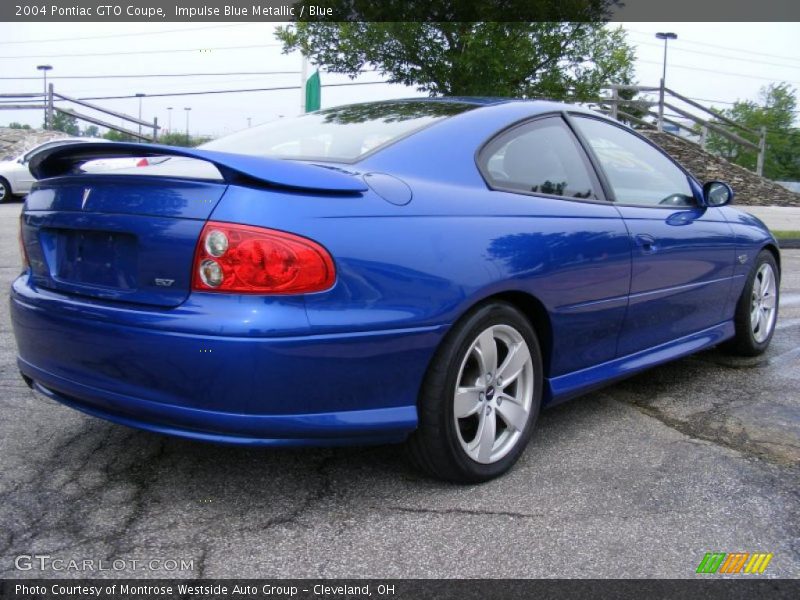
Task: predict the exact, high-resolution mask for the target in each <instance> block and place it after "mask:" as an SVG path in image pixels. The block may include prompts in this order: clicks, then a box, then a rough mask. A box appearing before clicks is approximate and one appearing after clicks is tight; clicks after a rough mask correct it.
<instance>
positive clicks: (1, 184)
mask: <svg viewBox="0 0 800 600" xmlns="http://www.w3.org/2000/svg"><path fill="white" fill-rule="evenodd" d="M0 188H3V189H4V190H5V192H6V193H5V194H4V195H3V196H2V197H0V204H2V203H4V202H9V201H10V200H11V198H12V194H11V185H10V184H9V183H8V181H6V180H5V179H3V178H2V177H0Z"/></svg>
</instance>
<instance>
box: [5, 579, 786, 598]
mask: <svg viewBox="0 0 800 600" xmlns="http://www.w3.org/2000/svg"><path fill="white" fill-rule="evenodd" d="M0 598H3V599H9V600H39V599H41V600H65V599H69V600H83V599H85V598H86V599H89V598H91V599H102V600H169V599H172V598H175V599H181V600H205V599H209V600H210V599H217V598H231V599H234V600H256V599H259V600H271V599H277V600H287V599H300V600H349V599H352V600H366V599H367V598H370V599H376V600H378V599H391V600H419V599H423V598H425V599H426V598H436V599H437V600H450V599H452V600H468V599H472V598H474V599H476V600H477V599H481V600H484V599H493V598H513V599H517V598H536V599H537V600H550V599H552V600H556V599H558V600H569V599H571V598H592V599H595V598H596V599H605V598H608V599H609V600H612V599H613V600H625V599H628V598H630V599H636V600H639V599H642V598H647V600H660V599H664V600H666V599H673V598H680V599H684V598H685V599H690V598H702V600H731V599H739V598H741V599H742V600H744V599H748V600H750V599H751V598H759V599H765V598H768V599H772V598H780V599H783V598H786V599H787V600H789V599H792V600H796V599H797V598H800V580H797V579H756V578H750V577H748V578H740V579H712V578H711V577H703V578H699V577H698V579H627V580H625V579H577V580H576V579H571V580H568V579H498V580H493V579H467V580H464V579H445V580H442V579H383V580H382V579H329V580H323V579H216V580H214V579H204V580H178V579H173V580H167V579H91V580H89V579H82V580H81V579H18V580H15V579H3V580H0Z"/></svg>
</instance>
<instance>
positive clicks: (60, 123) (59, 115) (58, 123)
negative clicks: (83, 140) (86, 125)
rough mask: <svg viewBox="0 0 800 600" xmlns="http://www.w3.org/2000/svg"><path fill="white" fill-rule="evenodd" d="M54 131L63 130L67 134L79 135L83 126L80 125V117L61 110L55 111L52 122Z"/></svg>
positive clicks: (51, 127)
mask: <svg viewBox="0 0 800 600" xmlns="http://www.w3.org/2000/svg"><path fill="white" fill-rule="evenodd" d="M50 129H52V130H53V131H63V132H64V133H66V134H69V135H74V136H78V135H80V134H81V128H80V127H79V126H78V119H77V118H76V117H75V116H74V115H70V114H68V113H63V112H60V111H54V112H53V122H52V123H50Z"/></svg>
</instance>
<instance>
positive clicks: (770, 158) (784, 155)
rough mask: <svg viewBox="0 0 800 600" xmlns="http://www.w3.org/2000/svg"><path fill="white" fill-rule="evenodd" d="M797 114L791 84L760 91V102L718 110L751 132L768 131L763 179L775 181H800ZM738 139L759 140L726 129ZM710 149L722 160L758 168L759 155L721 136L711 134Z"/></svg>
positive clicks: (749, 101) (739, 131)
mask: <svg viewBox="0 0 800 600" xmlns="http://www.w3.org/2000/svg"><path fill="white" fill-rule="evenodd" d="M796 111H797V100H796V91H795V90H794V88H792V86H790V85H789V84H788V83H785V82H784V83H780V84H770V85H769V86H766V87H763V88H761V93H760V94H759V102H754V101H752V100H744V101H742V100H740V101H737V102H736V103H734V105H733V106H732V107H731V108H728V109H725V110H718V111H717V112H719V113H720V114H721V115H723V116H725V117H727V118H729V119H731V120H732V121H734V122H736V123H738V124H739V125H741V126H742V127H745V128H747V129H750V130H752V131H760V129H761V128H762V127H766V129H767V152H766V154H765V157H764V177H767V178H769V179H776V180H792V181H797V180H800V129H798V128H797V127H795V126H794V120H795V116H796ZM724 127H725V128H726V129H728V130H730V131H731V133H735V134H737V135H739V136H742V137H745V138H749V139H751V141H753V142H757V141H758V140H757V139H756V138H755V137H754V136H752V135H748V134H747V133H743V132H742V131H741V130H740V129H738V128H735V127H731V126H728V125H725V126H724ZM708 148H709V150H711V151H712V152H715V153H716V154H719V155H720V156H722V157H723V158H726V159H728V160H730V161H731V162H734V163H736V164H738V165H741V166H743V167H746V168H748V169H755V168H756V160H757V155H758V153H757V152H756V151H755V150H750V149H748V148H745V147H743V146H740V145H739V144H736V143H735V142H732V141H730V140H728V139H726V138H724V137H722V136H721V135H717V134H714V133H710V134H709V136H708Z"/></svg>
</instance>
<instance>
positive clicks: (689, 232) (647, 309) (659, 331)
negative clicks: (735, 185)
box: [572, 115, 736, 356]
mask: <svg viewBox="0 0 800 600" xmlns="http://www.w3.org/2000/svg"><path fill="white" fill-rule="evenodd" d="M572 121H573V123H574V125H575V127H576V128H577V130H578V132H579V133H580V134H581V136H582V138H583V141H584V143H585V144H586V145H587V146H588V147H589V148H590V149H591V151H592V152H593V153H594V156H595V158H596V160H597V162H598V163H599V166H600V174H601V176H603V177H604V178H605V180H606V185H607V187H608V188H610V193H611V195H612V196H613V199H614V203H615V206H616V207H617V209H618V210H619V212H620V214H621V215H622V217H623V219H624V221H625V224H626V226H627V228H628V233H629V235H630V240H631V248H632V257H633V258H632V265H631V267H632V271H631V289H630V296H629V300H628V310H627V313H626V316H625V322H624V324H623V327H622V332H621V334H620V339H619V343H618V348H617V355H618V356H625V355H628V354H632V353H634V352H637V351H640V350H644V349H646V348H651V347H653V346H657V345H659V344H662V343H664V342H667V341H670V340H674V339H676V338H680V337H683V336H686V335H689V334H691V333H694V332H697V331H700V330H702V329H705V328H708V327H711V326H713V325H716V324H718V323H720V322H722V321H724V320H726V319H727V318H730V316H729V315H726V314H725V307H726V305H727V304H728V303H727V300H728V296H729V294H730V290H731V284H732V276H733V263H734V257H735V251H736V248H735V242H734V236H733V232H732V230H731V227H730V225H729V224H728V223H727V222H726V220H725V218H724V216H723V214H722V213H721V211H720V210H719V209H718V208H714V207H706V206H704V202H703V200H702V191H701V189H700V187H699V185H698V184H697V183H696V182H695V181H694V180H692V178H691V177H689V176H688V175H687V173H686V172H685V171H684V170H683V169H682V168H680V167H679V166H678V165H677V164H676V163H675V162H674V161H673V160H672V159H671V158H669V157H668V156H667V155H666V154H665V153H664V152H662V151H661V150H660V149H658V148H657V147H656V146H654V145H653V144H651V143H650V142H648V141H646V140H644V139H642V138H640V137H639V136H638V135H636V134H634V133H632V132H630V131H629V130H627V129H624V128H623V127H621V126H618V125H616V124H612V123H610V122H608V121H605V120H600V119H596V118H591V117H587V116H578V115H573V117H572Z"/></svg>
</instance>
